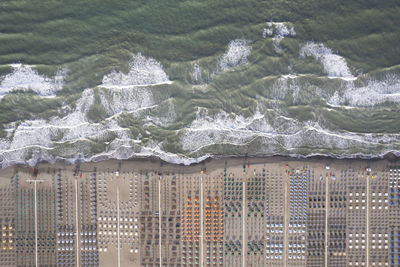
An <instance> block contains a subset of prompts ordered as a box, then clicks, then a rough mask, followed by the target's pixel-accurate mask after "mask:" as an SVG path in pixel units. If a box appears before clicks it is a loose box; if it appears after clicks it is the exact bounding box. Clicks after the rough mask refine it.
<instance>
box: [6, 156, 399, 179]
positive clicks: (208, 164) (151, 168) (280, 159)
mask: <svg viewBox="0 0 400 267" xmlns="http://www.w3.org/2000/svg"><path fill="white" fill-rule="evenodd" d="M248 163H249V164H251V165H256V166H260V165H264V166H266V165H269V164H270V165H275V166H276V165H281V164H283V165H284V164H292V165H296V166H300V165H308V166H319V167H320V166H329V165H334V166H342V165H353V164H356V165H358V164H361V165H364V166H369V165H376V166H381V165H382V164H383V165H386V166H395V165H400V157H399V156H396V155H394V154H386V155H385V156H384V157H374V158H361V157H353V158H334V157H330V156H324V155H313V156H308V157H293V156H280V155H275V156H268V157H260V156H237V157H234V156H229V157H228V156H227V157H208V158H206V159H204V160H202V161H200V162H196V163H192V164H190V165H184V164H176V163H171V162H167V161H165V160H162V159H160V158H159V157H156V156H150V157H140V158H139V157H138V158H131V159H106V160H100V161H90V162H88V161H80V162H74V163H72V162H67V161H58V162H55V163H50V162H45V161H42V162H40V163H38V164H36V165H35V166H30V165H28V164H16V165H12V166H8V167H6V168H2V169H1V170H0V177H2V176H3V175H2V174H4V173H10V172H14V171H21V172H23V173H27V174H28V173H32V171H33V168H36V169H38V170H39V173H40V172H44V171H46V170H47V171H48V170H50V169H61V170H66V171H69V172H72V173H74V175H77V173H89V172H93V170H94V169H96V170H97V171H103V172H107V171H108V172H116V171H119V172H129V171H140V172H148V173H151V172H158V173H180V174H192V173H198V172H199V171H201V170H203V169H204V168H206V169H207V173H211V172H214V171H216V170H221V168H224V167H235V168H237V167H240V166H243V165H246V164H248Z"/></svg>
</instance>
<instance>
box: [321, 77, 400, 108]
mask: <svg viewBox="0 0 400 267" xmlns="http://www.w3.org/2000/svg"><path fill="white" fill-rule="evenodd" d="M384 102H392V103H400V77H399V76H397V75H394V74H388V75H386V77H385V78H384V79H383V80H381V81H378V80H370V81H368V82H367V83H366V85H365V86H361V87H358V86H356V85H355V84H354V83H352V82H348V83H346V86H345V88H344V89H343V92H342V93H340V92H335V94H334V95H333V96H332V97H331V98H330V99H329V100H328V103H329V104H332V105H348V106H375V105H378V104H382V103H384Z"/></svg>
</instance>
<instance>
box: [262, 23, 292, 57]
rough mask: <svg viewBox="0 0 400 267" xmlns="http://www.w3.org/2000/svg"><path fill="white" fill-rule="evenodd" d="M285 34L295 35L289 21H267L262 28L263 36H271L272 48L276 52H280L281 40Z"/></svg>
mask: <svg viewBox="0 0 400 267" xmlns="http://www.w3.org/2000/svg"><path fill="white" fill-rule="evenodd" d="M286 36H296V31H295V30H294V27H293V25H292V24H291V23H290V22H268V23H267V27H266V28H264V30H263V37H264V38H267V37H272V40H273V44H274V49H275V51H276V52H277V53H280V52H282V48H281V46H280V43H281V41H282V40H283V38H285V37H286Z"/></svg>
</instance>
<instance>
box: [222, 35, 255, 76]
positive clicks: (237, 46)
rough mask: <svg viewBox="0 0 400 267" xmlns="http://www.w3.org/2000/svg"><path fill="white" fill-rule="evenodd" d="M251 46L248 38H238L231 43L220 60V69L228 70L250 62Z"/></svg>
mask: <svg viewBox="0 0 400 267" xmlns="http://www.w3.org/2000/svg"><path fill="white" fill-rule="evenodd" d="M250 52H251V46H250V42H249V41H248V40H243V39H236V40H233V41H231V42H230V43H229V45H228V49H227V50H226V52H225V53H224V54H223V55H222V57H221V59H220V60H219V62H218V70H219V71H222V72H223V71H226V70H228V69H230V68H234V67H237V66H240V65H243V64H246V63H247V62H248V59H247V58H248V57H249V56H250Z"/></svg>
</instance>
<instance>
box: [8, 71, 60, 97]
mask: <svg viewBox="0 0 400 267" xmlns="http://www.w3.org/2000/svg"><path fill="white" fill-rule="evenodd" d="M11 67H12V68H13V71H12V72H11V73H10V74H7V75H6V76H4V77H3V79H2V81H1V84H0V96H4V95H6V94H8V93H10V92H12V91H15V90H25V91H26V90H32V91H34V92H36V93H37V94H39V95H41V96H54V95H55V93H56V92H57V91H59V90H61V89H62V88H63V85H64V77H65V75H66V71H65V70H60V71H58V72H57V74H56V75H55V77H53V78H49V77H45V76H42V75H39V74H38V72H37V71H36V70H34V69H32V67H31V66H29V65H23V64H11Z"/></svg>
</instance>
